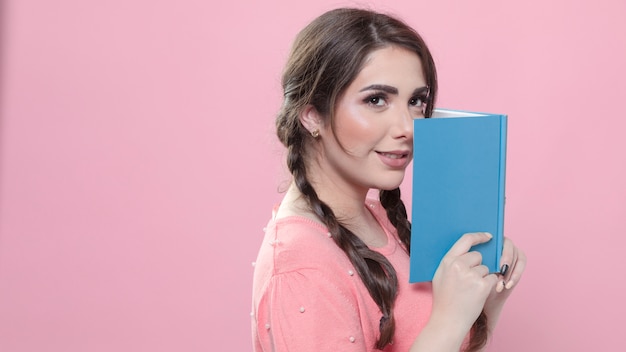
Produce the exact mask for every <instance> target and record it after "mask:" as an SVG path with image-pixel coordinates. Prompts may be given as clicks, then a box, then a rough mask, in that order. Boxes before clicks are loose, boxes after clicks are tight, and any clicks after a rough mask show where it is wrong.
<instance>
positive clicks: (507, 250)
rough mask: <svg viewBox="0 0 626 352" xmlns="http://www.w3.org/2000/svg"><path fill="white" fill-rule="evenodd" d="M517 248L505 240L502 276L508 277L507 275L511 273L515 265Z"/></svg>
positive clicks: (501, 258)
mask: <svg viewBox="0 0 626 352" xmlns="http://www.w3.org/2000/svg"><path fill="white" fill-rule="evenodd" d="M514 256H515V246H514V245H513V242H512V241H511V240H510V239H508V238H506V237H505V238H504V244H503V246H502V256H501V257H500V274H501V275H502V276H504V277H506V274H507V273H508V272H510V269H512V268H511V266H512V265H513V263H515V258H514Z"/></svg>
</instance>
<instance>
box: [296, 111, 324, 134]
mask: <svg viewBox="0 0 626 352" xmlns="http://www.w3.org/2000/svg"><path fill="white" fill-rule="evenodd" d="M300 123H301V124H302V126H304V128H306V129H307V131H309V133H313V132H315V131H317V132H319V131H320V130H321V129H322V116H321V115H320V113H319V112H318V111H317V109H315V107H313V105H307V106H305V107H304V109H302V112H301V113H300Z"/></svg>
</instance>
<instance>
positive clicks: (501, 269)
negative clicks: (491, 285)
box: [500, 264, 509, 276]
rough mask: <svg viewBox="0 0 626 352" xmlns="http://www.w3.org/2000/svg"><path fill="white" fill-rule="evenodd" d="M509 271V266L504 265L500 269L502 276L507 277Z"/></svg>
mask: <svg viewBox="0 0 626 352" xmlns="http://www.w3.org/2000/svg"><path fill="white" fill-rule="evenodd" d="M507 271H509V264H502V267H501V268H500V275H502V276H504V275H506V272H507Z"/></svg>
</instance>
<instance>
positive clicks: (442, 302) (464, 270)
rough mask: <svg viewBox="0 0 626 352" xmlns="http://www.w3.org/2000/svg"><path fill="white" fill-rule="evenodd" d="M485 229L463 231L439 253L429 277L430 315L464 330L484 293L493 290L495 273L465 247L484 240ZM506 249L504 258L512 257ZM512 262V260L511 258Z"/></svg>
mask: <svg viewBox="0 0 626 352" xmlns="http://www.w3.org/2000/svg"><path fill="white" fill-rule="evenodd" d="M491 238H492V235H491V234H489V233H484V232H479V233H467V234H465V235H463V236H462V237H461V238H460V239H459V240H458V241H457V242H456V243H455V244H454V245H453V246H452V248H450V250H449V251H448V253H447V254H446V255H445V256H444V257H443V259H442V260H441V263H440V264H439V267H438V268H437V271H436V272H435V276H434V278H433V312H432V315H431V319H437V320H443V321H445V325H444V326H448V327H457V328H458V329H459V330H457V332H458V333H462V334H463V335H464V334H467V332H468V331H469V329H470V327H471V326H472V324H473V323H474V321H475V320H476V318H478V315H479V314H480V312H481V311H482V310H483V307H484V305H485V302H486V300H487V297H489V295H490V293H491V292H494V291H495V287H496V284H497V282H498V281H501V279H500V278H499V276H498V275H497V274H490V273H489V269H488V268H487V266H485V265H482V264H481V262H482V255H481V254H480V253H479V252H476V251H471V252H470V251H469V250H470V248H471V247H473V246H475V245H477V244H480V243H484V242H488V241H489V240H491ZM509 252H510V250H509V251H507V255H509V257H506V258H507V260H510V259H512V258H511V253H509ZM511 262H512V263H513V261H511Z"/></svg>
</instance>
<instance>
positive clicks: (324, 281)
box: [255, 269, 373, 352]
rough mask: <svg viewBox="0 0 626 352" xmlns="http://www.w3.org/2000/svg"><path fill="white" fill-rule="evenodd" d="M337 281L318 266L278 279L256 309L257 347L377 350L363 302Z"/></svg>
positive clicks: (269, 286)
mask: <svg viewBox="0 0 626 352" xmlns="http://www.w3.org/2000/svg"><path fill="white" fill-rule="evenodd" d="M344 279H345V278H344ZM335 280H337V279H336V278H335ZM333 281H334V280H332V278H329V277H325V276H324V275H323V274H322V273H321V272H320V271H318V270H315V269H308V270H301V271H297V272H289V273H282V274H279V275H276V276H274V277H272V278H271V279H270V281H269V282H268V285H267V287H266V289H265V292H264V293H263V295H262V296H261V298H260V301H259V302H258V305H257V311H256V312H255V315H256V316H255V318H256V319H255V323H256V327H255V330H256V333H257V335H258V336H257V339H256V340H257V342H258V345H257V350H258V351H264V352H266V351H277V352H279V351H299V352H307V351H311V352H313V351H315V352H320V351H322V352H323V351H333V352H334V351H367V350H372V349H373V346H368V344H370V342H367V341H366V339H365V336H364V334H363V327H361V325H360V316H359V312H358V308H357V306H356V305H357V302H356V301H355V300H354V299H353V298H351V297H350V293H349V292H345V290H343V289H342V288H340V287H339V286H338V285H337V284H335V283H334V282H333ZM258 348H260V349H258Z"/></svg>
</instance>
